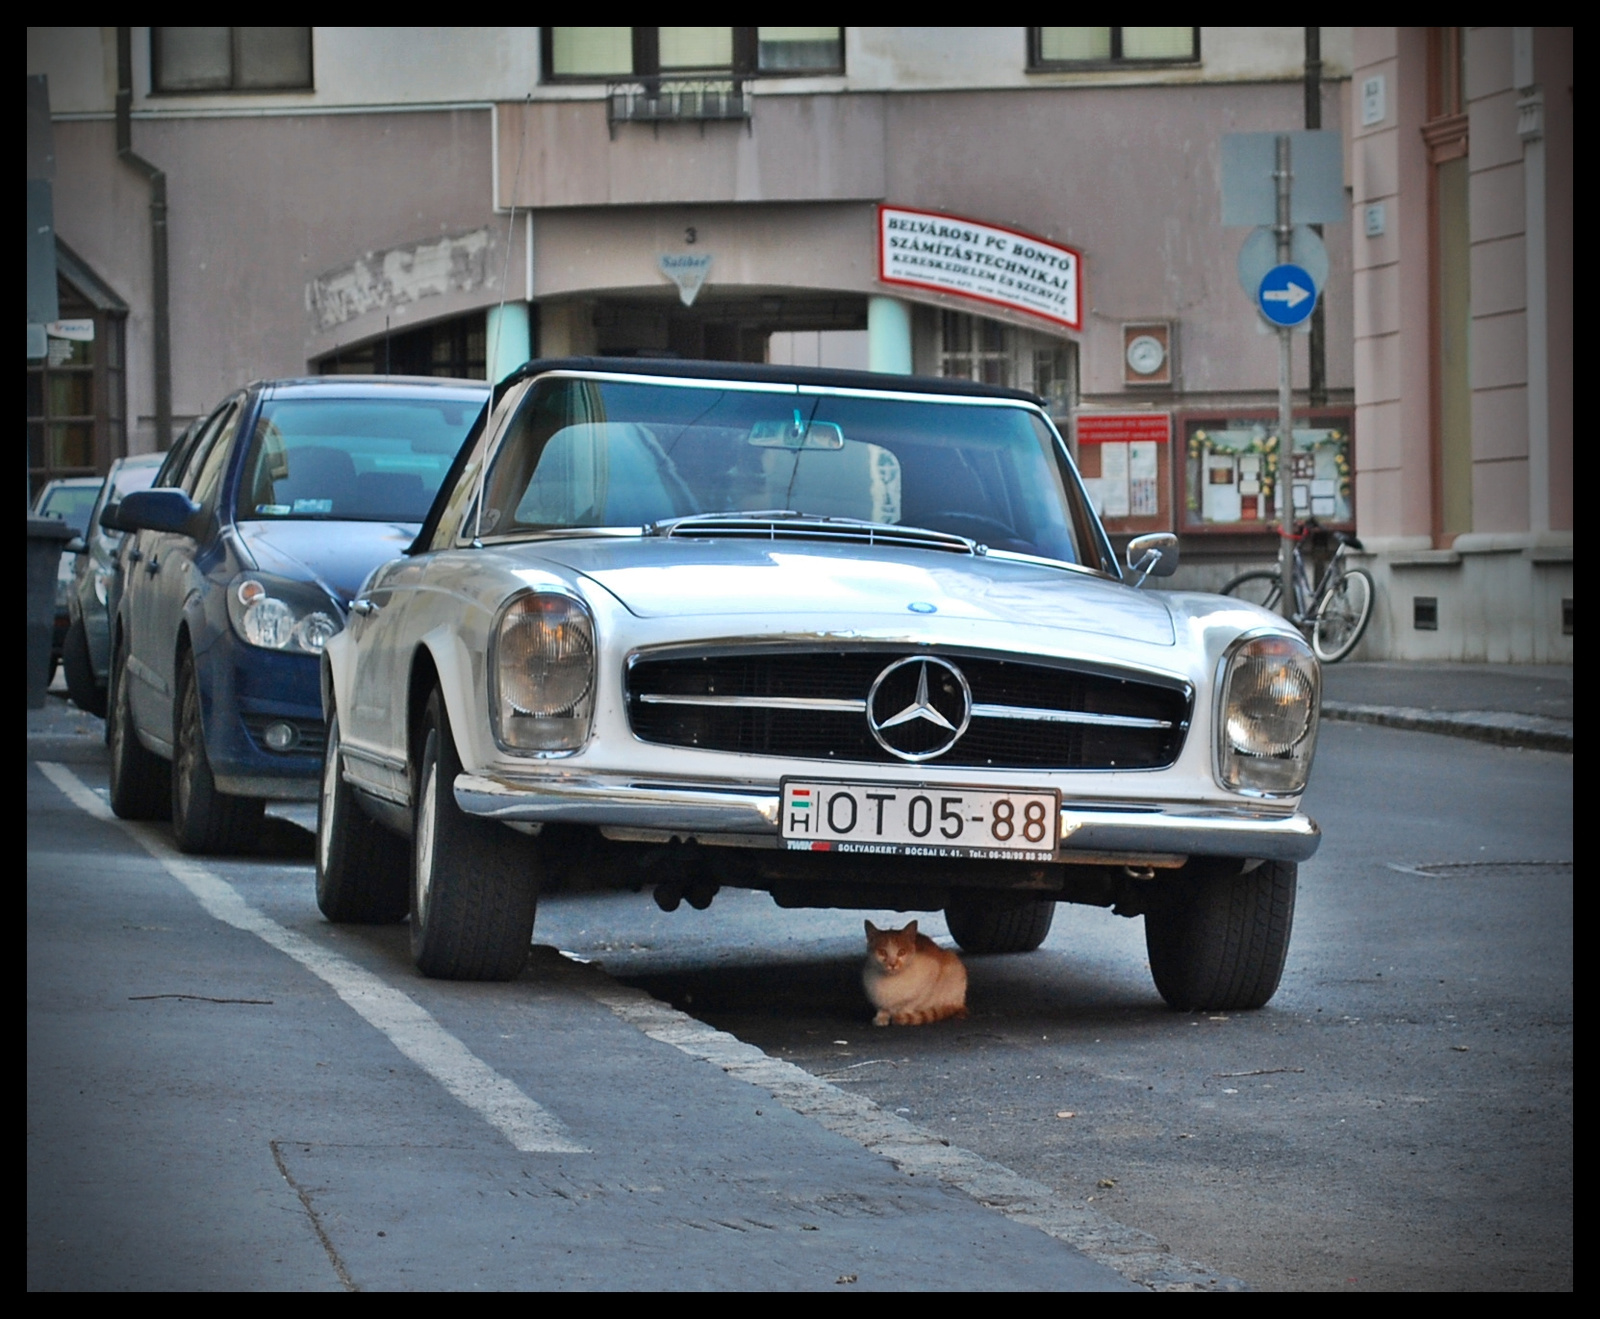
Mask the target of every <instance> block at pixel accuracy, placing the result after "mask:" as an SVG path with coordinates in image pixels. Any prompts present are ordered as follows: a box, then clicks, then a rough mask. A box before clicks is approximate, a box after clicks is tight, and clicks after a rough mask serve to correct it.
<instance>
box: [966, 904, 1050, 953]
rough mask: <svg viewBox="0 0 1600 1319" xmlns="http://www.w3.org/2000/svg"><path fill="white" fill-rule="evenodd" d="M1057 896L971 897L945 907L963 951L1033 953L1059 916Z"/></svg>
mask: <svg viewBox="0 0 1600 1319" xmlns="http://www.w3.org/2000/svg"><path fill="white" fill-rule="evenodd" d="M1055 915H1056V904H1055V900H1054V899H1053V898H1045V899H1043V900H1040V901H1027V902H1020V903H1017V902H1013V903H1005V902H996V901H994V900H993V899H988V900H985V899H983V898H967V899H963V900H961V901H952V902H951V903H950V905H949V906H948V907H946V908H945V909H944V920H945V924H946V925H948V926H949V927H950V934H951V937H952V938H954V939H955V941H956V942H957V943H958V944H960V945H961V949H962V951H963V952H968V953H976V954H979V955H981V954H984V953H1031V952H1032V951H1033V950H1034V949H1035V948H1037V947H1038V946H1039V945H1040V944H1042V943H1043V942H1044V940H1045V936H1046V935H1047V934H1049V933H1050V922H1051V921H1053V920H1054V919H1055Z"/></svg>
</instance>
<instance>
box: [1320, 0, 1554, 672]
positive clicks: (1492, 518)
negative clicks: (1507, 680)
mask: <svg viewBox="0 0 1600 1319" xmlns="http://www.w3.org/2000/svg"><path fill="white" fill-rule="evenodd" d="M1352 47H1353V53H1352V63H1353V69H1352V82H1351V95H1350V101H1349V123H1348V132H1349V135H1350V142H1351V147H1350V150H1351V169H1350V174H1351V183H1352V187H1353V196H1352V201H1353V208H1354V223H1353V224H1352V226H1351V243H1352V245H1353V260H1352V265H1353V267H1354V272H1355V273H1354V304H1355V387H1356V427H1357V432H1358V434H1359V436H1360V438H1361V443H1360V445H1359V448H1358V451H1357V452H1358V459H1357V469H1356V499H1357V505H1358V508H1359V510H1360V514H1359V517H1360V532H1361V536H1362V539H1363V541H1364V542H1365V544H1366V547H1367V549H1368V550H1369V551H1371V556H1372V561H1371V567H1372V568H1373V569H1374V575H1375V576H1376V578H1377V581H1378V587H1379V591H1378V600H1379V608H1378V612H1377V614H1376V615H1375V617H1374V620H1373V625H1372V632H1371V635H1370V640H1369V641H1368V642H1367V643H1366V644H1365V650H1366V652H1367V653H1368V654H1370V655H1373V656H1383V657H1393V658H1438V659H1461V660H1519V661H1524V662H1529V661H1531V662H1564V663H1571V662H1572V395H1573V390H1572V30H1571V29H1570V28H1356V29H1354V33H1353V40H1352Z"/></svg>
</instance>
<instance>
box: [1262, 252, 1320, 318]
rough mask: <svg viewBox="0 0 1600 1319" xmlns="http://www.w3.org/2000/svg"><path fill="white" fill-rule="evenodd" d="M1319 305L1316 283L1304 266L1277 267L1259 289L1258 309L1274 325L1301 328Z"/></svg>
mask: <svg viewBox="0 0 1600 1319" xmlns="http://www.w3.org/2000/svg"><path fill="white" fill-rule="evenodd" d="M1316 305H1317V284H1316V281H1315V280H1314V279H1312V278H1311V276H1310V274H1308V273H1307V272H1306V271H1305V269H1303V268H1302V267H1300V266H1292V265H1283V266H1274V267H1273V268H1272V269H1271V270H1269V271H1267V273H1266V274H1265V275H1264V276H1263V277H1262V280H1261V287H1260V288H1259V289H1257V290H1256V306H1258V307H1260V308H1261V314H1262V315H1263V316H1265V317H1266V318H1267V319H1268V320H1269V321H1271V322H1272V323H1273V324H1274V325H1283V326H1290V325H1298V324H1300V322H1301V321H1303V320H1305V319H1307V318H1308V317H1309V316H1310V315H1311V313H1312V311H1313V310H1314V309H1315V307H1316Z"/></svg>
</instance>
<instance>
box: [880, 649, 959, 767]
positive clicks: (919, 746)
mask: <svg viewBox="0 0 1600 1319" xmlns="http://www.w3.org/2000/svg"><path fill="white" fill-rule="evenodd" d="M971 720H972V689H971V688H970V687H968V686H967V680H966V677H965V676H964V675H963V674H962V672H961V670H960V669H958V668H956V666H955V665H954V664H951V663H949V662H948V661H946V660H942V659H932V658H929V657H926V656H922V655H913V656H909V657H908V658H906V659H901V660H896V661H895V662H894V663H893V664H891V665H889V667H888V668H886V669H884V671H883V672H882V673H880V674H879V675H878V676H877V679H876V680H875V681H874V682H873V684H872V690H871V691H870V692H868V693H867V727H868V728H870V729H871V730H872V736H873V737H874V738H876V739H877V742H878V745H879V746H881V747H882V748H883V749H884V750H885V751H887V752H888V753H889V754H890V755H891V756H895V757H898V758H899V759H900V760H911V761H917V760H932V759H933V758H934V757H935V756H942V755H944V753H945V752H946V751H948V750H950V748H951V747H953V746H954V745H955V744H956V741H957V740H958V739H959V738H960V737H961V735H962V734H963V733H964V732H966V731H967V724H968V723H970V722H971Z"/></svg>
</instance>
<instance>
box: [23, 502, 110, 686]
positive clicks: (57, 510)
mask: <svg viewBox="0 0 1600 1319" xmlns="http://www.w3.org/2000/svg"><path fill="white" fill-rule="evenodd" d="M103 480H104V478H102V477H98V476H67V477H61V478H59V479H57V480H54V481H47V482H46V483H45V485H44V488H43V489H41V490H40V491H39V493H38V494H37V495H36V496H34V500H33V515H34V516H35V517H42V518H60V519H61V520H62V521H63V522H65V523H66V524H67V525H68V526H69V527H71V528H72V531H73V539H72V540H69V541H68V542H67V545H66V548H65V549H64V550H62V551H61V562H60V564H59V566H58V567H57V569H56V619H55V628H54V630H53V631H52V632H51V634H50V672H51V674H52V675H54V673H55V666H56V665H57V664H59V663H61V647H62V644H63V642H64V641H65V640H66V636H67V622H68V606H67V600H68V597H69V596H71V594H72V571H73V568H74V567H75V566H76V564H77V550H78V547H79V545H81V544H82V543H83V537H84V536H85V534H86V533H87V532H88V529H89V511H90V509H92V508H93V507H94V501H95V499H96V497H97V496H98V495H99V493H100V487H101V485H102V484H103Z"/></svg>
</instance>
